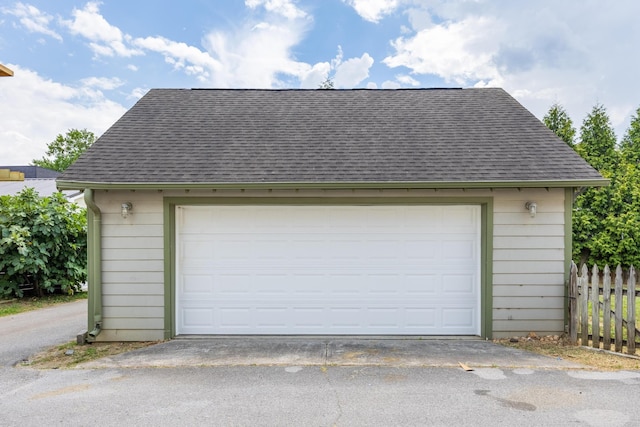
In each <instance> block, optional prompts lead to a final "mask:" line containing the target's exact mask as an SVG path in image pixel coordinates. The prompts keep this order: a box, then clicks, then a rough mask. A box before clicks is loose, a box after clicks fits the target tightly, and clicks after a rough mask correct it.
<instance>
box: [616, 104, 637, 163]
mask: <svg viewBox="0 0 640 427" xmlns="http://www.w3.org/2000/svg"><path fill="white" fill-rule="evenodd" d="M620 152H621V155H622V160H623V161H625V162H628V163H636V164H637V163H640V108H638V109H637V110H636V115H635V116H633V117H631V123H630V124H629V129H628V130H627V133H626V134H625V135H624V137H623V138H622V142H621V143H620Z"/></svg>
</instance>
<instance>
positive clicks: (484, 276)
mask: <svg viewBox="0 0 640 427" xmlns="http://www.w3.org/2000/svg"><path fill="white" fill-rule="evenodd" d="M163 204H164V211H163V216H164V267H165V268H164V295H165V297H164V300H165V305H164V307H165V309H164V319H165V320H164V338H165V339H171V338H173V337H175V336H176V298H175V296H176V250H175V248H176V237H177V236H176V214H175V212H176V206H206V205H288V206H313V205H317V206H327V205H344V206H376V205H478V206H480V208H481V224H480V233H481V243H480V245H481V246H480V247H481V252H482V253H481V260H480V286H481V291H480V299H481V301H480V305H481V307H480V314H481V319H480V334H481V337H482V338H486V339H491V338H492V333H493V198H491V197H406V198H405V197H393V198H386V197H385V198H374V197H362V198H360V197H358V198H345V197H326V198H325V197H295V198H292V197H282V198H280V197H268V198H267V197H165V198H164V203H163Z"/></svg>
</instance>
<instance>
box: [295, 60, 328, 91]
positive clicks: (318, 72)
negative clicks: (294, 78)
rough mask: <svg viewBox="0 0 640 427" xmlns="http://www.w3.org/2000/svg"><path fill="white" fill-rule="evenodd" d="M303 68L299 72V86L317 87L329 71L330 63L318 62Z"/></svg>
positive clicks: (304, 87)
mask: <svg viewBox="0 0 640 427" xmlns="http://www.w3.org/2000/svg"><path fill="white" fill-rule="evenodd" d="M303 68H304V69H303V70H302V71H301V73H300V74H299V78H300V87H301V88H303V89H317V88H318V86H320V84H321V83H322V82H323V81H325V80H326V79H327V77H328V76H329V73H330V72H331V65H330V64H329V63H328V62H318V63H317V64H315V65H313V66H308V67H303Z"/></svg>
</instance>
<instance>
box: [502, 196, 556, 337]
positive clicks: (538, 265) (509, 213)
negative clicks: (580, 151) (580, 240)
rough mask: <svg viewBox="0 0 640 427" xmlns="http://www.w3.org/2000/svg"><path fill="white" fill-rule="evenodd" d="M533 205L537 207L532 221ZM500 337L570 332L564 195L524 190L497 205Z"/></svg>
mask: <svg viewBox="0 0 640 427" xmlns="http://www.w3.org/2000/svg"><path fill="white" fill-rule="evenodd" d="M527 201H534V202H536V204H537V214H536V216H535V217H534V218H532V217H531V216H530V215H529V213H528V212H527V211H526V209H525V203H526V202H527ZM493 219H494V224H493V226H494V239H493V249H494V252H493V258H494V262H493V332H494V336H496V337H500V336H512V335H526V334H527V333H529V332H536V333H538V334H548V333H551V332H554V333H561V332H562V331H563V329H564V294H565V293H564V275H565V267H566V266H565V260H564V249H565V248H564V245H565V237H564V229H565V224H564V189H549V190H543V189H536V190H533V189H523V190H522V191H515V190H514V191H511V192H506V191H505V192H503V193H501V194H500V196H496V197H495V199H494V216H493Z"/></svg>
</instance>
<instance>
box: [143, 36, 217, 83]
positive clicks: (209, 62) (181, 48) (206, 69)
mask: <svg viewBox="0 0 640 427" xmlns="http://www.w3.org/2000/svg"><path fill="white" fill-rule="evenodd" d="M133 44H134V45H135V46H137V47H140V48H144V49H147V50H150V51H153V52H157V53H160V54H162V55H164V57H165V61H167V62H168V63H169V64H172V65H173V67H174V68H175V69H184V70H185V71H186V72H187V74H192V75H196V76H198V78H199V79H200V80H201V81H206V80H207V79H209V78H210V76H211V73H215V72H218V71H220V70H222V66H221V64H220V63H219V62H218V61H217V60H215V59H213V58H212V57H211V55H209V54H208V53H207V52H203V51H201V50H200V49H198V48H197V47H194V46H189V45H187V44H186V43H181V42H175V41H172V40H169V39H166V38H164V37H146V38H139V39H135V40H134V41H133Z"/></svg>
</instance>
